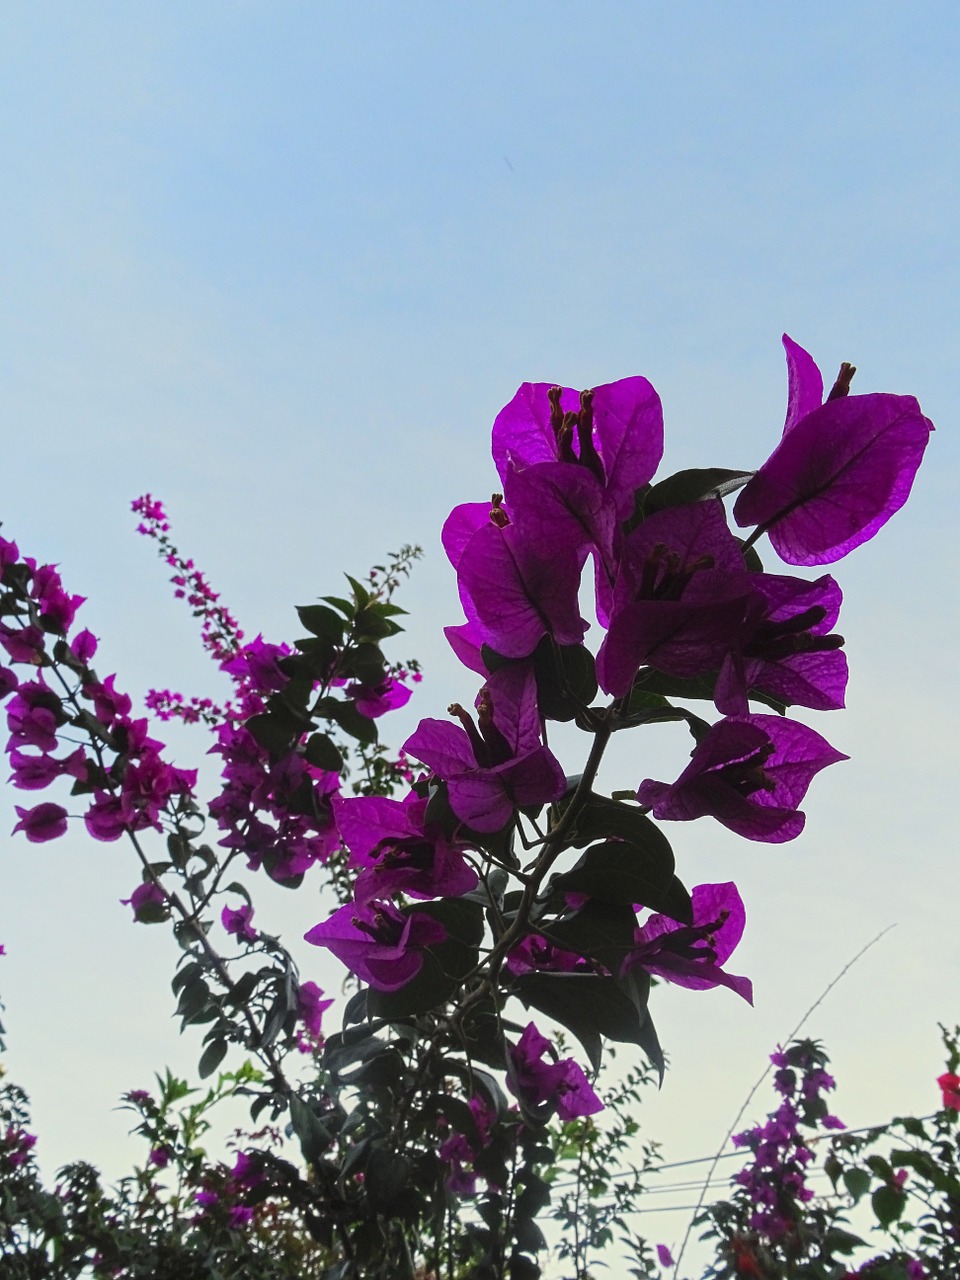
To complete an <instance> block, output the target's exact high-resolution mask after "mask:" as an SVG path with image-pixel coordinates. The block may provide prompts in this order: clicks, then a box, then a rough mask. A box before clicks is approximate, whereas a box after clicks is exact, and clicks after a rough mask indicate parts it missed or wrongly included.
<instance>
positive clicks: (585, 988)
mask: <svg viewBox="0 0 960 1280" xmlns="http://www.w3.org/2000/svg"><path fill="white" fill-rule="evenodd" d="M514 987H515V991H516V994H517V995H518V996H519V997H520V999H521V1000H522V1001H523V1003H524V1004H525V1005H526V1006H527V1008H533V1009H538V1010H539V1011H540V1012H541V1013H545V1014H546V1015H547V1017H548V1018H552V1019H553V1020H554V1021H555V1022H559V1023H560V1024H561V1025H562V1026H564V1027H566V1028H567V1029H568V1030H569V1031H572V1032H573V1034H574V1035H575V1036H576V1037H577V1039H578V1040H579V1041H580V1043H581V1044H582V1045H583V1047H584V1049H585V1050H586V1053H587V1057H588V1058H589V1059H590V1065H591V1066H592V1067H593V1069H594V1071H599V1069H600V1053H601V1036H605V1037H606V1038H607V1039H608V1040H617V1041H620V1042H621V1043H626V1044H636V1045H642V1044H643V1035H642V1029H643V1021H644V1019H643V1018H642V1017H641V1014H640V1011H639V1010H638V1009H637V1007H636V1005H635V1004H634V1002H633V1001H632V1000H631V999H630V998H629V996H627V995H626V994H625V993H624V992H623V991H622V990H621V988H620V987H619V986H618V985H617V983H616V981H615V980H614V979H613V978H605V977H601V976H600V975H598V974H592V973H582V974H581V973H557V974H553V973H524V974H521V975H520V976H519V977H518V978H516V979H515V983H514Z"/></svg>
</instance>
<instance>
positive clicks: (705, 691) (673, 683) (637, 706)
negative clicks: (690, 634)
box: [625, 667, 718, 715]
mask: <svg viewBox="0 0 960 1280" xmlns="http://www.w3.org/2000/svg"><path fill="white" fill-rule="evenodd" d="M717 674H718V673H717V672H716V671H710V672H707V673H706V674H705V675H702V676H668V675H665V674H664V673H663V672H662V671H654V669H653V667H644V668H643V669H642V670H641V671H640V672H639V673H638V675H637V676H636V677H635V678H634V681H633V688H632V689H631V691H630V701H629V703H628V704H627V709H626V712H625V714H626V715H631V714H632V713H633V712H634V711H642V710H644V709H645V708H646V707H647V706H648V705H649V703H648V701H647V696H648V695H650V694H658V695H660V696H661V697H663V698H687V699H690V700H692V701H700V700H705V701H707V702H712V701H713V694H714V689H715V688H716V684H717Z"/></svg>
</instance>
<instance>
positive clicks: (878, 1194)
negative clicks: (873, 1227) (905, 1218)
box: [870, 1185, 907, 1227]
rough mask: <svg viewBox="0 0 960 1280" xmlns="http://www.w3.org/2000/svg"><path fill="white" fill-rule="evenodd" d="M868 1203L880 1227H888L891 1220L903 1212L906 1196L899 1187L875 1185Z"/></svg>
mask: <svg viewBox="0 0 960 1280" xmlns="http://www.w3.org/2000/svg"><path fill="white" fill-rule="evenodd" d="M870 1203H871V1204H872V1205H873V1212H874V1213H875V1214H876V1216H877V1221H878V1222H879V1223H880V1225H881V1227H889V1226H890V1224H891V1222H896V1221H897V1219H898V1218H899V1217H900V1215H901V1214H902V1213H903V1210H904V1208H905V1207H906V1203H907V1197H906V1193H905V1192H903V1191H901V1190H900V1189H899V1187H893V1186H889V1185H884V1186H882V1187H877V1189H876V1191H875V1192H874V1193H873V1195H872V1196H871V1197H870Z"/></svg>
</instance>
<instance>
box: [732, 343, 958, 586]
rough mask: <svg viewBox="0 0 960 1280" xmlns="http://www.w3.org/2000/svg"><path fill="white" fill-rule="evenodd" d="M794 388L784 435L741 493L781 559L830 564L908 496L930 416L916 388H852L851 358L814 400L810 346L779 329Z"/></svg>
mask: <svg viewBox="0 0 960 1280" xmlns="http://www.w3.org/2000/svg"><path fill="white" fill-rule="evenodd" d="M784 346H785V348H786V351H787V365H788V371H789V379H790V394H789V402H788V407H787V420H786V424H785V426H784V434H783V439H782V440H781V441H780V444H779V445H778V446H777V448H776V449H775V450H774V451H773V453H772V454H771V455H770V457H769V458H768V459H767V461H766V462H765V463H764V464H763V466H762V467H761V468H760V470H759V471H758V472H757V473H756V474H755V475H754V477H753V479H752V480H750V481H749V483H748V484H747V486H746V487H745V488H744V490H743V491H742V493H741V494H740V496H739V497H738V499H737V502H736V505H735V507H734V517H735V518H736V521H737V524H738V525H740V526H741V527H743V526H745V525H757V526H759V527H760V528H762V529H764V530H765V531H766V532H767V534H768V535H769V537H770V541H771V543H772V544H773V546H774V548H775V550H776V552H777V554H778V555H779V556H780V558H781V560H785V561H786V562H787V564H830V563H832V562H833V561H834V560H839V559H840V558H841V557H842V556H845V555H846V554H847V553H848V552H849V551H852V550H853V549H854V547H858V546H860V544H861V543H862V542H866V541H868V539H870V538H872V537H873V536H874V534H875V533H876V532H877V531H878V530H879V529H880V528H882V527H883V525H885V524H886V522H887V521H888V520H889V519H890V517H891V516H892V515H893V514H894V512H896V511H899V509H900V508H901V507H902V506H903V504H904V503H905V502H906V500H907V497H908V496H909V494H910V489H911V486H912V485H913V479H914V476H915V475H916V473H917V468H918V467H919V466H920V462H921V459H922V458H923V452H924V450H925V449H926V447H927V441H928V440H929V438H930V432H931V431H932V430H933V423H932V422H930V420H929V419H928V418H925V417H924V416H923V414H922V413H921V411H920V406H919V404H918V403H917V401H916V400H915V399H914V397H913V396H895V395H885V394H872V395H863V396H849V395H847V394H846V392H847V389H848V387H849V380H850V376H852V374H851V372H850V368H849V366H845V367H844V370H842V371H841V377H840V378H839V379H838V380H837V385H836V387H835V388H834V390H833V391H832V392H831V394H830V395H829V396H828V397H827V401H826V403H825V404H823V405H820V404H819V398H820V396H821V395H822V391H823V382H822V379H821V377H820V373H819V370H818V369H817V368H816V365H815V364H814V363H813V361H812V359H811V358H810V356H809V355H808V354H807V353H806V352H805V351H804V350H803V348H802V347H798V346H797V344H796V343H795V342H793V341H792V340H791V339H790V338H788V337H787V336H786V335H784Z"/></svg>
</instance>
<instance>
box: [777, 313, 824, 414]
mask: <svg viewBox="0 0 960 1280" xmlns="http://www.w3.org/2000/svg"><path fill="white" fill-rule="evenodd" d="M783 349H784V351H785V352H786V354H787V384H788V390H787V420H786V422H785V423H784V424H783V433H784V435H786V433H787V432H788V431H789V430H790V428H791V427H794V426H796V424H797V423H798V422H799V421H800V419H801V418H805V417H806V416H807V414H808V413H813V411H814V409H819V408H820V406H821V405H822V404H823V375H822V374H821V372H820V370H819V369H818V368H817V365H816V362H815V360H814V359H813V356H811V355H810V354H809V352H807V351H804V349H803V347H801V346H800V345H799V343H796V342H794V340H793V339H792V338H790V337H788V336H787V335H786V334H784V335H783Z"/></svg>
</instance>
